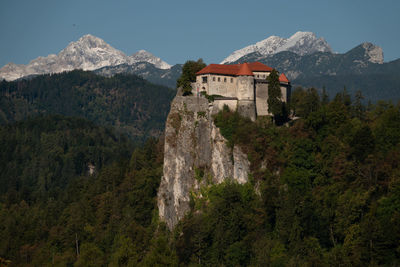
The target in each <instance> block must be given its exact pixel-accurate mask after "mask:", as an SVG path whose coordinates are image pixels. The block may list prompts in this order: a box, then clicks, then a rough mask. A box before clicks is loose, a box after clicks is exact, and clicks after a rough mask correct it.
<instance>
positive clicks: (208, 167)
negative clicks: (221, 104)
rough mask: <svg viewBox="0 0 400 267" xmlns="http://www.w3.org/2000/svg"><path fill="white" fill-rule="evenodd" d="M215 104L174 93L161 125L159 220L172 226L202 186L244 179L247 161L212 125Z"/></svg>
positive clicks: (242, 181)
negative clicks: (164, 124) (162, 141)
mask: <svg viewBox="0 0 400 267" xmlns="http://www.w3.org/2000/svg"><path fill="white" fill-rule="evenodd" d="M216 112H217V111H216V108H214V107H213V105H212V103H208V101H207V99H205V98H198V97H194V96H186V97H183V96H176V97H175V99H174V100H173V101H172V104H171V110H170V113H169V115H168V118H167V123H166V128H165V147H164V172H163V177H162V179H161V184H160V188H159V191H158V209H159V216H160V218H161V220H163V221H165V222H166V223H167V225H168V227H169V228H170V229H172V228H173V227H174V226H175V225H176V224H177V223H178V221H179V220H180V219H181V218H183V217H184V215H185V214H186V213H187V212H188V211H189V209H190V206H189V203H190V196H191V194H192V193H198V192H199V190H200V188H201V187H202V186H207V185H209V184H213V183H221V182H223V181H225V180H226V179H233V180H235V181H237V182H238V183H245V182H247V180H248V173H249V167H250V163H249V161H248V159H247V155H245V154H244V153H243V152H242V151H241V150H240V148H239V147H236V146H235V147H233V148H230V147H229V146H228V145H227V141H226V139H225V138H224V137H223V136H222V135H221V134H220V131H219V129H218V128H217V127H216V126H215V125H214V122H213V119H212V115H213V114H215V113H216Z"/></svg>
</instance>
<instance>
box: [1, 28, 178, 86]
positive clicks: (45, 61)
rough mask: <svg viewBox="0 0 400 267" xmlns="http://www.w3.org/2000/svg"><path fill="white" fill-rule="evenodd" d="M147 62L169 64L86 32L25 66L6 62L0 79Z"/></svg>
mask: <svg viewBox="0 0 400 267" xmlns="http://www.w3.org/2000/svg"><path fill="white" fill-rule="evenodd" d="M138 62H148V63H150V64H153V65H154V66H155V67H157V68H160V69H169V68H170V67H171V66H170V65H169V64H168V63H166V62H164V61H162V60H161V59H160V58H158V57H155V56H154V55H152V54H151V53H149V52H147V51H145V50H140V51H138V52H137V53H135V54H133V55H132V56H127V55H125V54H124V53H123V52H121V51H119V50H117V49H115V48H113V47H112V46H110V45H109V44H107V43H106V42H105V41H104V40H102V39H100V38H98V37H95V36H93V35H90V34H87V35H85V36H83V37H81V38H80V39H79V40H78V41H76V42H71V43H70V44H69V45H68V46H67V47H66V48H64V49H63V50H61V52H60V53H59V54H58V55H54V54H52V55H49V56H47V57H38V58H37V59H34V60H32V61H31V62H30V63H29V64H27V65H17V64H14V63H9V64H7V65H5V66H4V67H3V68H1V69H0V79H2V78H3V79H6V80H9V81H11V80H15V79H18V78H21V77H24V76H28V75H32V74H46V73H60V72H63V71H70V70H75V69H82V70H95V69H99V68H102V67H105V66H116V65H120V64H135V63H138Z"/></svg>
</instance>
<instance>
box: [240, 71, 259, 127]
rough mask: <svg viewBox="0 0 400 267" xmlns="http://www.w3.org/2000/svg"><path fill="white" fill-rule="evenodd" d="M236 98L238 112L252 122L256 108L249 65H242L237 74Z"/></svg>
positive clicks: (252, 77)
mask: <svg viewBox="0 0 400 267" xmlns="http://www.w3.org/2000/svg"><path fill="white" fill-rule="evenodd" d="M236 75H237V77H238V78H237V98H238V111H239V113H240V114H242V115H243V116H245V117H248V118H250V119H251V120H252V121H255V119H256V106H255V103H254V74H253V72H252V71H251V69H250V67H249V64H247V63H243V64H242V65H241V66H240V69H239V71H238V72H237V74H236Z"/></svg>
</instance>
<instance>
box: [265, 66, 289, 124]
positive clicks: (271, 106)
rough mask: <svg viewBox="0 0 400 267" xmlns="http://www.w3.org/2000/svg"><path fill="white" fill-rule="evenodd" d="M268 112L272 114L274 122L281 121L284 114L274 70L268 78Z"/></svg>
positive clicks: (277, 77) (276, 73)
mask: <svg viewBox="0 0 400 267" xmlns="http://www.w3.org/2000/svg"><path fill="white" fill-rule="evenodd" d="M268 112H269V113H272V115H273V119H274V120H275V122H277V121H278V120H280V119H282V118H283V117H284V113H285V112H284V105H283V102H282V93H281V86H280V83H279V76H278V72H277V71H276V70H275V69H273V70H272V71H271V74H270V75H269V76H268Z"/></svg>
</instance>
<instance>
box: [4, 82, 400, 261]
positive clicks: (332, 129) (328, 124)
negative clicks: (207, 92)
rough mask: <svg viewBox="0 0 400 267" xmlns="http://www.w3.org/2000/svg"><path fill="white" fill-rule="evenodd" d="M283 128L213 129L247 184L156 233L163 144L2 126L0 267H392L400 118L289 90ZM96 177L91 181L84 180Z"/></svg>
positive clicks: (397, 256)
mask: <svg viewBox="0 0 400 267" xmlns="http://www.w3.org/2000/svg"><path fill="white" fill-rule="evenodd" d="M292 100H293V101H292V106H291V109H292V110H293V111H294V112H295V115H296V116H297V117H298V118H297V119H295V120H292V121H290V122H289V123H287V124H286V125H283V126H279V127H278V126H275V125H273V124H272V123H271V121H270V119H269V118H262V117H260V118H258V119H257V121H256V122H251V121H249V120H248V119H245V118H242V117H240V116H239V115H238V114H237V113H235V112H231V111H229V109H225V110H224V111H221V112H220V113H219V114H218V115H217V116H216V117H215V118H214V119H215V123H216V125H217V126H218V127H219V128H220V130H221V133H222V134H223V135H224V136H225V138H226V139H227V140H228V141H229V144H230V145H231V146H233V145H239V146H241V147H242V149H243V150H244V151H245V152H246V153H247V154H248V157H249V160H250V162H251V177H250V182H249V183H247V184H244V185H239V184H236V183H233V182H225V183H223V184H219V185H212V184H209V185H205V186H204V188H202V189H201V192H202V194H201V197H193V199H192V201H191V203H192V204H191V211H190V212H189V213H188V214H187V216H186V217H185V218H184V219H183V220H182V221H181V222H180V223H179V224H178V226H177V227H176V228H175V230H174V231H173V232H169V231H168V230H167V229H166V227H165V225H164V224H163V223H162V222H160V221H159V220H158V214H157V209H156V193H157V188H158V185H159V182H160V177H161V175H162V162H163V143H162V138H160V140H156V139H153V138H150V139H149V140H148V141H147V142H146V143H145V144H144V145H142V146H140V147H138V146H135V145H134V144H133V143H132V141H131V140H130V139H129V138H126V137H124V136H123V135H121V134H117V133H116V132H115V131H114V130H113V129H112V128H104V127H102V126H96V125H94V124H93V123H91V122H88V121H86V120H84V119H80V118H75V117H64V116H61V115H57V116H39V117H37V118H33V119H28V120H25V121H21V122H16V123H11V124H7V125H3V126H0V144H1V150H0V157H1V161H0V179H1V188H0V201H1V202H0V220H1V222H2V223H1V225H0V236H1V242H0V260H1V261H2V262H3V263H4V264H7V265H10V266H20V265H24V266H50V265H51V266H165V265H169V266H187V265H191V266H196V265H205V266H238V265H240V266H242V265H243V266H379V265H384V266H397V265H399V264H400V242H399V240H400V106H399V105H393V104H391V103H387V102H378V103H377V104H375V105H368V106H364V105H363V104H362V101H361V100H362V96H361V94H357V96H356V97H355V99H354V100H351V98H350V96H349V95H348V94H347V92H346V91H343V92H341V93H339V94H337V95H336V97H335V98H334V99H332V100H331V101H329V100H328V98H327V96H326V95H322V96H320V95H319V94H318V93H317V91H316V90H315V89H312V88H311V89H302V88H297V89H296V90H295V91H294V92H293V97H292ZM90 170H94V171H92V172H91V171H90Z"/></svg>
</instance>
